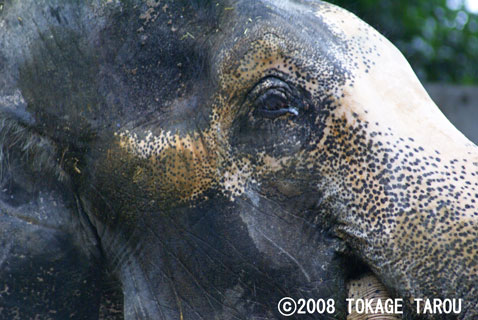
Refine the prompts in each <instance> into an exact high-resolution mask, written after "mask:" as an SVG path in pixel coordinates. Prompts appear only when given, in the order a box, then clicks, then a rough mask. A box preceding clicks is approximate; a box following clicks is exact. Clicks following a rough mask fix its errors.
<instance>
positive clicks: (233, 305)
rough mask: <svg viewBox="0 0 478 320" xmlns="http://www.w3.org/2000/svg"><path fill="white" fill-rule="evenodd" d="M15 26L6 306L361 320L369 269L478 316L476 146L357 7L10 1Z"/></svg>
mask: <svg viewBox="0 0 478 320" xmlns="http://www.w3.org/2000/svg"><path fill="white" fill-rule="evenodd" d="M0 30H1V32H0V74H1V77H0V146H1V149H0V151H1V153H0V165H1V168H0V170H1V172H0V174H1V190H0V243H1V245H0V279H1V282H0V318H1V319H28V318H36V319H97V318H113V319H114V318H119V319H121V318H123V317H124V318H125V319H279V318H281V316H280V315H279V313H278V311H277V302H278V301H279V300H280V299H281V298H282V297H285V296H291V297H294V298H300V297H304V298H314V299H319V298H324V299H328V298H331V299H334V300H335V312H333V313H331V314H326V315H318V314H314V315H310V316H301V317H298V318H301V319H305V318H314V319H315V318H317V319H320V318H335V319H343V318H345V314H346V312H345V304H344V302H345V298H346V292H345V288H346V283H347V281H348V280H349V279H351V278H354V277H358V276H360V275H361V274H362V273H365V272H373V273H374V274H375V275H376V276H377V277H378V278H379V279H380V280H381V281H382V282H383V283H384V285H385V286H386V287H387V289H388V290H389V292H390V293H391V294H392V295H395V296H397V297H401V298H404V299H405V300H406V301H408V299H409V298H413V297H415V298H462V299H464V304H463V308H464V310H463V312H462V313H461V314H460V315H459V316H458V317H459V318H466V319H468V318H469V319H472V318H473V317H474V316H476V312H477V310H476V303H477V301H478V299H477V292H476V287H478V286H477V274H478V272H476V271H477V270H476V268H477V266H478V263H477V254H476V252H477V250H478V248H477V247H476V238H477V235H476V227H477V214H476V212H477V208H476V202H475V198H477V194H478V193H477V191H476V190H477V186H478V183H477V182H478V181H477V177H476V172H477V165H478V156H477V151H476V147H475V146H473V145H472V144H471V143H470V142H469V141H467V140H466V139H465V138H464V137H463V136H462V135H461V134H460V133H459V132H457V131H456V130H455V129H454V128H453V126H451V125H450V124H449V123H448V122H447V121H446V119H445V118H444V117H443V116H442V115H441V114H440V113H439V111H438V109H436V107H435V106H434V105H433V102H431V100H430V99H429V97H428V96H427V94H426V93H425V91H424V90H423V88H422V87H421V85H420V83H419V82H418V80H417V79H416V78H415V76H414V74H413V72H412V71H411V70H410V68H409V66H408V64H407V63H406V61H405V60H404V59H403V57H402V56H401V55H400V54H399V53H398V52H397V51H396V50H395V49H394V48H393V46H392V45H391V44H390V43H388V42H387V41H386V40H385V39H384V38H382V37H381V36H380V35H378V34H377V33H376V32H375V31H374V30H372V29H371V28H370V27H368V26H367V25H366V24H364V23H362V22H361V21H359V20H358V19H357V18H355V17H353V16H352V15H350V14H348V13H346V12H344V11H342V10H341V9H339V8H336V7H334V6H330V5H328V4H326V3H322V2H320V1H306V0H296V1H293V0H290V1H266V0H261V1H245V0H243V1H232V0H231V1H221V2H216V1H212V2H209V1H201V0H197V1H194V0H180V1H167V0H163V1H157V2H156V1H152V0H151V1H133V0H132V1H116V0H113V1H103V0H96V1H95V0H89V1H73V0H68V1H55V0H40V1H32V0H23V1H13V0H12V1H6V2H5V3H3V5H2V7H1V9H0ZM405 308H406V309H407V310H408V311H406V315H405V316H406V317H410V318H411V317H414V314H413V312H412V313H410V312H409V308H410V305H406V307H405ZM453 317H455V316H453Z"/></svg>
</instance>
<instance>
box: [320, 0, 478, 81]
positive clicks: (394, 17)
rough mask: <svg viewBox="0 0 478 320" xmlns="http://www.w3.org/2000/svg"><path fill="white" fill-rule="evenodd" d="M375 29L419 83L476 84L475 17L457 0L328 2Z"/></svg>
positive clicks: (477, 45) (477, 28) (477, 24)
mask: <svg viewBox="0 0 478 320" xmlns="http://www.w3.org/2000/svg"><path fill="white" fill-rule="evenodd" d="M329 2H332V3H335V4H337V5H339V6H341V7H343V8H346V9H347V10H349V11H352V12H354V13H355V14H356V15H358V16H359V17H360V18H362V19H363V20H365V21H366V22H367V23H369V24H370V25H372V26H373V27H375V28H376V29H377V30H379V31H380V32H381V33H382V34H383V35H385V36H386V37H387V38H388V39H389V40H390V41H392V42H393V43H394V44H395V45H396V46H397V47H398V48H399V49H400V50H401V51H402V52H403V53H404V55H405V56H406V57H407V59H408V61H409V62H410V64H411V65H412V67H413V69H414V70H415V72H416V73H417V75H418V76H419V78H420V79H421V80H423V81H427V82H448V83H456V84H478V15H476V14H472V13H470V12H468V11H467V10H466V8H465V6H464V4H463V1H462V0H417V1H398V0H353V1H350V0H329Z"/></svg>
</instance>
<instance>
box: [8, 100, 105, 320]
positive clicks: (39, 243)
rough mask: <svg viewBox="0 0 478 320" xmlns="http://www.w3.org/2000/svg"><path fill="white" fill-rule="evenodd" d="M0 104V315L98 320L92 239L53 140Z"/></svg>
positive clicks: (97, 261)
mask: <svg viewBox="0 0 478 320" xmlns="http://www.w3.org/2000/svg"><path fill="white" fill-rule="evenodd" d="M1 109H2V106H0V279H1V281H0V318H1V319H37V318H41V319H43V318H45V319H46V318H48V319H97V318H98V313H99V309H100V300H101V283H102V282H101V281H100V280H101V277H102V272H101V269H100V263H101V253H100V249H99V246H98V242H97V236H96V234H95V232H94V230H93V228H91V226H90V225H89V221H88V220H87V218H86V216H85V215H84V214H83V213H82V210H81V207H80V206H79V204H78V201H77V200H76V198H75V195H74V192H73V191H72V188H71V186H70V184H69V182H68V178H67V177H66V175H65V174H64V173H63V172H62V170H61V168H60V166H59V165H58V160H57V150H56V148H55V146H54V145H53V143H51V141H49V140H48V139H45V138H42V137H40V136H39V135H37V134H35V133H32V132H31V130H29V129H28V127H27V125H25V124H21V122H20V121H18V119H13V118H12V117H11V116H10V115H8V114H6V113H5V112H2V110H1Z"/></svg>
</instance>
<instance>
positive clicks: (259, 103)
mask: <svg viewBox="0 0 478 320" xmlns="http://www.w3.org/2000/svg"><path fill="white" fill-rule="evenodd" d="M253 94H254V96H255V97H256V98H255V100H254V107H255V112H256V113H257V114H259V115H261V116H263V117H265V118H270V119H274V118H277V117H280V116H284V115H294V116H297V115H299V112H298V110H297V108H295V107H294V106H292V105H291V103H290V102H291V99H290V88H289V86H288V85H287V84H286V83H285V82H283V81H282V80H280V79H276V78H268V79H265V80H264V81H262V82H261V83H259V84H258V85H257V86H256V87H255V88H254V90H253Z"/></svg>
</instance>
